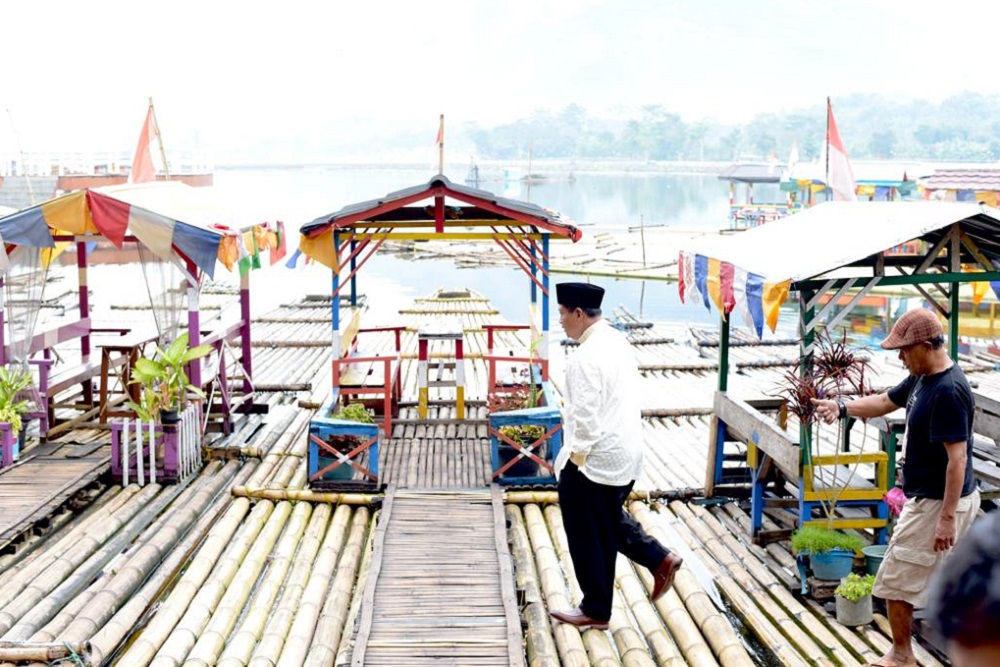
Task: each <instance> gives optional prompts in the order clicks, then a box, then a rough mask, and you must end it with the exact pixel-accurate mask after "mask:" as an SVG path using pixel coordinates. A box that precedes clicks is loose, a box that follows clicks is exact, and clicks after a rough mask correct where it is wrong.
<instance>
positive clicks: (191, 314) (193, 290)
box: [187, 260, 201, 387]
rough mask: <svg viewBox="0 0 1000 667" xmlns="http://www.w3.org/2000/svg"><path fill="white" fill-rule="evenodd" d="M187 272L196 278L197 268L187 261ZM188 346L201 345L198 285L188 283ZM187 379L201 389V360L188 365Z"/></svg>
mask: <svg viewBox="0 0 1000 667" xmlns="http://www.w3.org/2000/svg"><path fill="white" fill-rule="evenodd" d="M187 268H188V272H189V273H190V274H191V275H192V276H194V277H196V278H197V276H198V267H197V266H195V263H194V262H192V261H191V260H188V261H187ZM187 294H188V345H190V346H191V347H197V346H198V345H200V344H201V318H200V313H199V312H198V308H199V306H198V285H192V284H191V283H188V286H187ZM188 378H189V379H190V380H191V384H192V385H194V386H195V387H201V360H200V359H195V360H194V361H192V362H191V363H190V364H188Z"/></svg>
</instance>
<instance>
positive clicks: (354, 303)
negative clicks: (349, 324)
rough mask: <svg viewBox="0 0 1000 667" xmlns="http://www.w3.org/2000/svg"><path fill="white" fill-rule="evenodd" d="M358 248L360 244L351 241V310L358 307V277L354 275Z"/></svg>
mask: <svg viewBox="0 0 1000 667" xmlns="http://www.w3.org/2000/svg"><path fill="white" fill-rule="evenodd" d="M357 247H358V242H357V241H356V240H355V239H353V238H352V239H351V308H357V307H358V275H357V274H356V273H354V269H355V267H356V265H357V258H356V257H355V256H354V250H355V249H356V248H357Z"/></svg>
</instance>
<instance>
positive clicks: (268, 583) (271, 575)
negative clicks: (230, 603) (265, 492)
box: [188, 503, 328, 667]
mask: <svg viewBox="0 0 1000 667" xmlns="http://www.w3.org/2000/svg"><path fill="white" fill-rule="evenodd" d="M322 507H324V508H328V506H326V505H323V506H322ZM311 516H312V505H310V504H309V503H298V504H296V505H295V508H294V510H292V516H291V519H290V520H289V521H288V524H287V525H286V526H285V528H284V532H283V533H282V535H281V539H280V540H279V541H278V544H277V547H275V549H274V551H273V552H271V553H270V554H268V555H267V559H268V561H269V564H268V567H267V572H266V573H265V574H264V575H263V577H262V579H261V581H260V582H258V583H257V586H256V590H255V591H254V592H253V600H252V601H251V603H250V606H249V608H248V609H247V610H246V611H245V612H243V613H242V615H241V612H240V608H239V607H237V608H235V611H236V614H237V616H238V617H239V621H240V624H239V626H238V627H237V628H236V629H235V630H234V631H233V632H232V634H229V633H225V634H222V633H220V635H218V636H219V638H220V640H221V641H220V642H219V643H218V644H217V645H215V646H211V648H212V651H211V652H208V651H202V652H201V653H199V652H198V650H197V649H198V647H197V646H196V647H195V650H193V651H191V655H190V656H189V657H188V660H189V661H196V660H203V661H205V662H206V663H209V664H211V663H213V662H215V661H216V660H217V662H216V664H218V665H220V667H245V666H246V664H247V662H248V661H249V659H250V656H251V654H252V653H253V650H254V647H255V646H256V645H257V642H258V641H259V640H260V638H261V636H262V635H263V633H264V628H265V625H266V624H267V621H268V616H269V615H270V612H271V608H272V607H273V606H274V602H275V600H277V598H278V593H279V592H280V591H281V588H282V586H283V584H284V581H285V575H286V574H288V571H289V567H290V566H291V563H292V556H293V555H294V554H295V551H296V549H297V548H298V546H299V541H300V540H301V539H302V535H303V534H304V533H305V531H306V526H307V525H308V523H309V519H310V517H311ZM314 543H315V544H316V546H317V547H318V546H319V541H318V540H314ZM227 637H228V640H227V639H226V638H227ZM223 641H227V642H228V643H227V644H226V645H225V650H222V649H223V644H222V642H223ZM220 651H221V654H220Z"/></svg>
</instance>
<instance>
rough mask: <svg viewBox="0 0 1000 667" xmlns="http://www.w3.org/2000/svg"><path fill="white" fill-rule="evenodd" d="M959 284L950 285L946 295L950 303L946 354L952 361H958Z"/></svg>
mask: <svg viewBox="0 0 1000 667" xmlns="http://www.w3.org/2000/svg"><path fill="white" fill-rule="evenodd" d="M960 284H961V283H952V284H951V292H950V293H949V294H948V296H949V297H950V301H951V308H950V309H949V310H948V354H949V355H951V358H952V360H954V361H956V362H957V361H958V301H959V295H958V286H959V285H960Z"/></svg>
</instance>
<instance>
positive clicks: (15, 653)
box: [0, 641, 90, 663]
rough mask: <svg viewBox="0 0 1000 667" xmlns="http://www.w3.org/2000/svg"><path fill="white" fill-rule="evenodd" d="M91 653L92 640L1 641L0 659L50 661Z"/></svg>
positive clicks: (9, 660) (8, 660)
mask: <svg viewBox="0 0 1000 667" xmlns="http://www.w3.org/2000/svg"><path fill="white" fill-rule="evenodd" d="M89 653H90V642H58V643H51V642H50V643H38V642H10V641H3V642H0V660H3V661H5V662H28V661H29V660H40V661H42V662H45V663H49V662H52V661H55V660H60V661H61V660H64V659H69V658H72V657H73V656H86V655H87V654H89Z"/></svg>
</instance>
